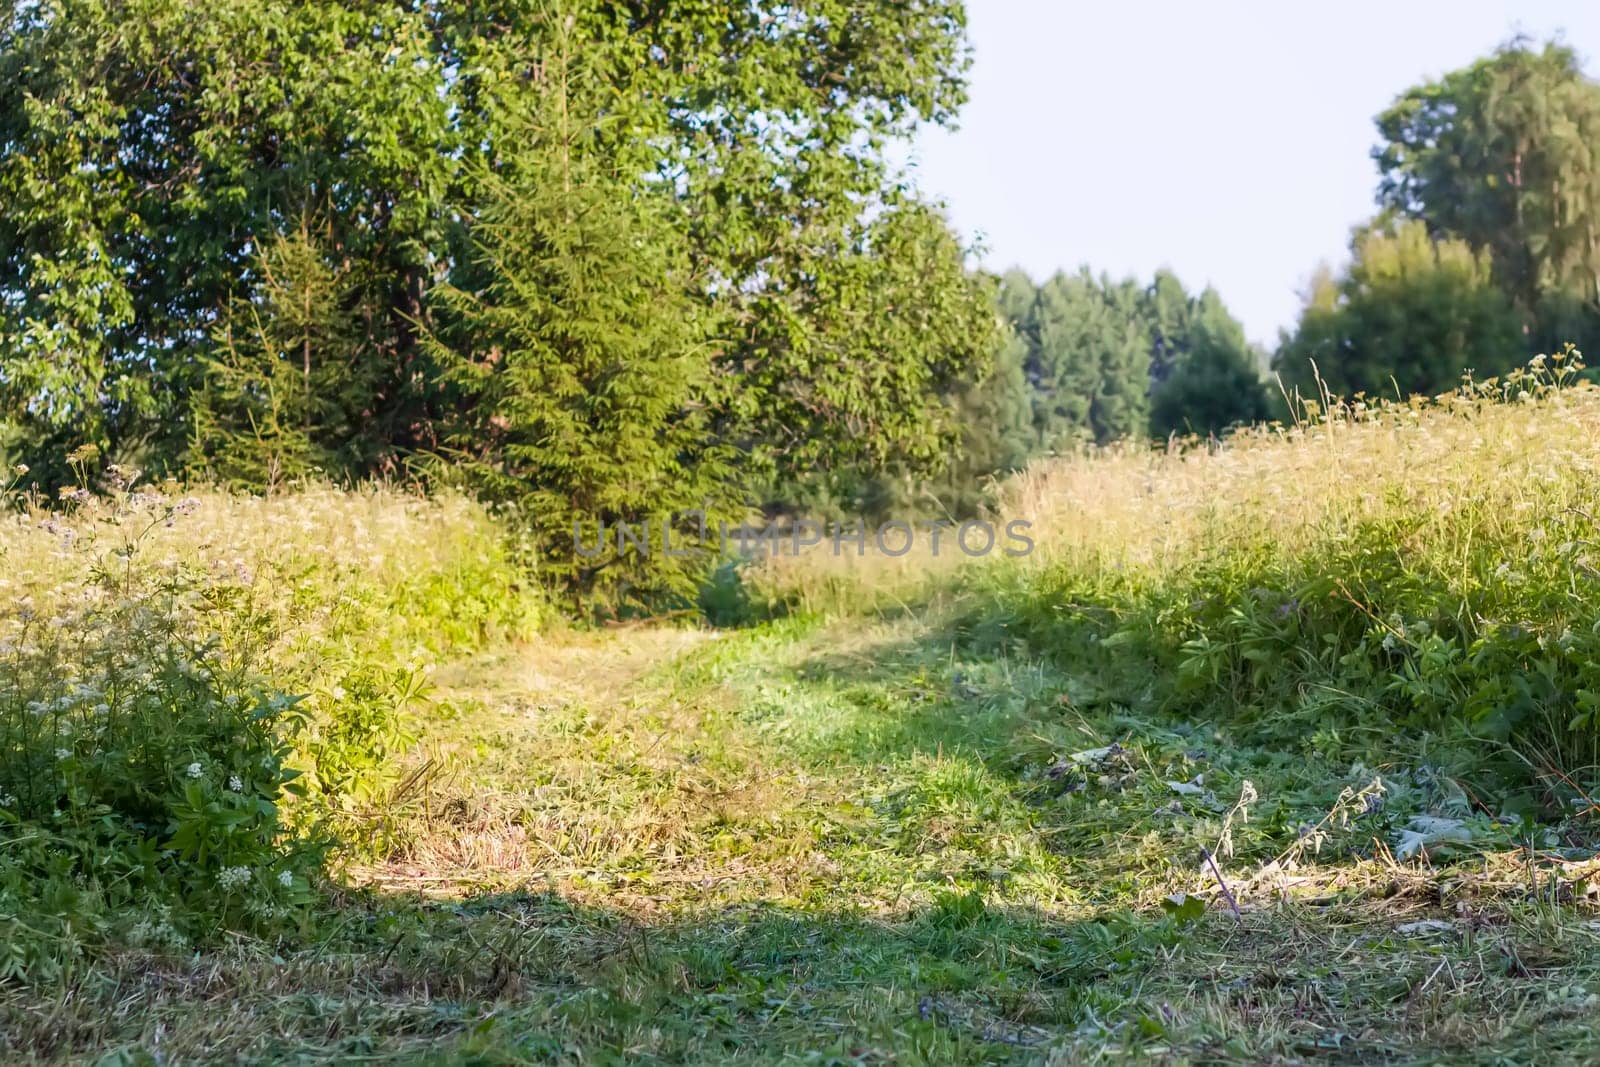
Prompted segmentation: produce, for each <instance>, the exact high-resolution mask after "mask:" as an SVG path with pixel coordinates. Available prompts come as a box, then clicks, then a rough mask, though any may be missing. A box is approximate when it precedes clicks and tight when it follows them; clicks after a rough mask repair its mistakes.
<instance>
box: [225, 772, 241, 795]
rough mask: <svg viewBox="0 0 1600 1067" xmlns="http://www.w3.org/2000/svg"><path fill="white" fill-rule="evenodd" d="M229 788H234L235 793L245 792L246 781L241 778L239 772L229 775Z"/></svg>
mask: <svg viewBox="0 0 1600 1067" xmlns="http://www.w3.org/2000/svg"><path fill="white" fill-rule="evenodd" d="M228 788H229V789H231V790H233V791H234V792H235V793H242V792H244V783H243V782H242V781H240V780H239V776H238V775H237V774H230V775H229V776H228Z"/></svg>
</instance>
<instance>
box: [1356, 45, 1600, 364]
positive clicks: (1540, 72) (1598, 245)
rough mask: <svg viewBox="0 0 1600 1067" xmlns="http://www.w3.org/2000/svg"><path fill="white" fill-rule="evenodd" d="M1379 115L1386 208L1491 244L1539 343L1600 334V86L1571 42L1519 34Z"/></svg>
mask: <svg viewBox="0 0 1600 1067" xmlns="http://www.w3.org/2000/svg"><path fill="white" fill-rule="evenodd" d="M1377 121H1378V132H1379V136H1380V143H1379V145H1378V147H1377V148H1375V149H1374V151H1373V156H1374V159H1375V160H1376V161H1377V163H1378V167H1379V170H1380V172H1381V175H1382V180H1381V182H1380V185H1379V188H1378V199H1379V203H1380V204H1381V205H1382V206H1383V207H1384V209H1385V210H1386V211H1389V212H1392V213H1394V214H1396V215H1399V216H1401V217H1404V218H1411V219H1417V220H1420V221H1422V222H1424V223H1426V225H1427V227H1428V232H1429V233H1430V234H1431V235H1433V236H1435V237H1450V238H1456V239H1459V240H1461V241H1464V242H1466V244H1467V245H1468V246H1470V247H1471V248H1474V249H1483V250H1486V251H1487V252H1488V254H1489V256H1490V260H1491V262H1492V265H1493V270H1494V276H1495V280H1496V282H1497V284H1498V285H1499V286H1500V287H1501V288H1502V289H1503V290H1504V291H1505V292H1506V294H1507V295H1508V296H1509V297H1510V298H1511V300H1512V301H1513V303H1514V304H1515V305H1516V307H1517V309H1518V311H1519V312H1520V313H1521V314H1522V316H1523V318H1524V321H1525V322H1527V323H1528V324H1529V333H1530V337H1531V339H1532V340H1533V341H1534V343H1535V345H1537V346H1539V347H1543V348H1545V349H1547V350H1548V349H1552V348H1554V347H1555V346H1556V345H1557V344H1558V343H1559V342H1560V341H1562V340H1577V341H1580V342H1581V341H1583V340H1585V339H1586V338H1583V337H1577V336H1570V335H1569V336H1567V337H1556V336H1553V334H1554V333H1555V332H1557V331H1558V330H1564V331H1571V330H1573V329H1575V328H1576V329H1581V330H1583V331H1584V332H1585V333H1587V334H1589V335H1592V336H1595V337H1596V339H1597V340H1600V318H1597V317H1596V312H1597V311H1600V84H1596V83H1595V82H1593V81H1591V80H1590V79H1588V78H1587V77H1585V76H1584V74H1583V72H1582V69H1581V67H1580V66H1579V63H1578V59H1577V57H1576V55H1575V54H1574V53H1573V51H1572V50H1571V49H1569V48H1566V47H1564V46H1562V45H1559V44H1554V43H1552V44H1547V45H1545V46H1544V47H1542V48H1535V47H1533V46H1531V45H1530V44H1529V43H1528V42H1526V41H1522V40H1517V41H1513V42H1511V43H1510V44H1508V45H1506V46H1504V47H1502V48H1500V49H1499V50H1497V51H1496V52H1495V53H1494V54H1493V55H1491V56H1489V57H1487V58H1484V59H1481V60H1479V61H1477V62H1475V63H1473V64H1471V65H1470V66H1467V67H1465V68H1463V69H1461V70H1456V71H1452V72H1450V73H1448V74H1446V75H1445V76H1444V77H1442V78H1440V79H1438V80H1436V81H1429V82H1426V83H1424V84H1422V85H1419V86H1416V87H1414V88H1412V89H1410V90H1408V91H1406V92H1405V93H1403V94H1402V95H1401V96H1400V97H1399V98H1398V99H1397V100H1396V101H1395V103H1394V105H1393V106H1391V107H1390V108H1389V109H1388V110H1386V111H1385V112H1384V113H1383V114H1382V115H1380V116H1379V117H1378V120H1377Z"/></svg>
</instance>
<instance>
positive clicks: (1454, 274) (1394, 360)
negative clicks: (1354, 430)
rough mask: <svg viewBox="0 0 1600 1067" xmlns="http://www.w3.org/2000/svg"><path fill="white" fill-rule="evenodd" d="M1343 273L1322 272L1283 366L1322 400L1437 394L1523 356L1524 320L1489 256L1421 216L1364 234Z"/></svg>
mask: <svg viewBox="0 0 1600 1067" xmlns="http://www.w3.org/2000/svg"><path fill="white" fill-rule="evenodd" d="M1352 253H1353V257H1354V259H1353V262H1352V264H1351V266H1350V267H1349V269H1348V271H1346V272H1345V273H1344V274H1343V275H1341V276H1338V277H1335V276H1333V275H1332V274H1331V273H1329V272H1327V271H1323V272H1321V273H1320V274H1319V275H1318V277H1317V279H1316V281H1315V282H1314V283H1313V286H1312V290H1311V292H1310V294H1309V297H1308V300H1307V304H1306V307H1305V310H1304V311H1303V312H1302V313H1301V318H1300V323H1299V327H1298V329H1297V330H1296V332H1295V334H1294V336H1293V337H1292V338H1291V339H1288V340H1287V341H1286V343H1285V344H1284V345H1283V347H1282V348H1281V349H1280V350H1279V352H1278V354H1277V356H1276V358H1275V362H1274V367H1275V369H1276V370H1277V372H1278V374H1279V376H1280V377H1281V379H1282V380H1283V382H1284V384H1285V386H1286V388H1288V389H1290V390H1291V391H1298V392H1299V393H1300V394H1301V395H1302V396H1304V397H1307V398H1310V399H1313V400H1315V399H1317V398H1318V396H1319V393H1320V392H1321V391H1322V390H1324V389H1325V390H1327V391H1328V392H1331V393H1333V394H1335V395H1340V396H1351V395H1354V394H1356V393H1367V394H1373V395H1376V394H1380V393H1393V392H1398V393H1399V394H1400V395H1402V396H1408V395H1411V394H1413V393H1425V394H1435V393H1439V392H1443V391H1444V390H1446V389H1449V388H1452V387H1454V386H1455V385H1458V384H1459V383H1460V380H1461V376H1462V375H1463V374H1464V373H1466V372H1468V371H1472V372H1475V373H1476V374H1478V375H1479V376H1480V377H1487V376H1490V375H1496V374H1500V373H1502V372H1504V371H1506V370H1509V369H1510V368H1512V367H1514V366H1516V365H1518V364H1520V363H1521V362H1522V361H1523V356H1522V346H1523V338H1522V330H1521V321H1520V318H1519V316H1518V315H1517V312H1516V309H1515V308H1514V307H1513V306H1512V303H1511V300H1510V298H1509V297H1508V296H1507V295H1506V294H1505V293H1503V292H1502V291H1501V290H1500V289H1499V288H1498V287H1497V286H1496V285H1495V284H1494V280H1493V278H1492V277H1491V269H1490V262H1489V257H1488V256H1487V255H1486V254H1484V253H1481V252H1474V251H1473V250H1472V249H1471V248H1470V247H1469V246H1468V245H1467V244H1466V242H1464V241H1461V240H1457V239H1453V238H1443V239H1438V240H1435V239H1434V238H1431V237H1429V236H1428V232H1427V228H1426V227H1425V226H1424V225H1423V224H1422V223H1420V222H1416V221H1410V222H1401V223H1399V224H1397V225H1395V226H1393V227H1390V228H1384V229H1367V230H1364V231H1362V232H1361V233H1359V234H1358V235H1357V237H1356V239H1355V241H1354V244H1353V247H1352Z"/></svg>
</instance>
